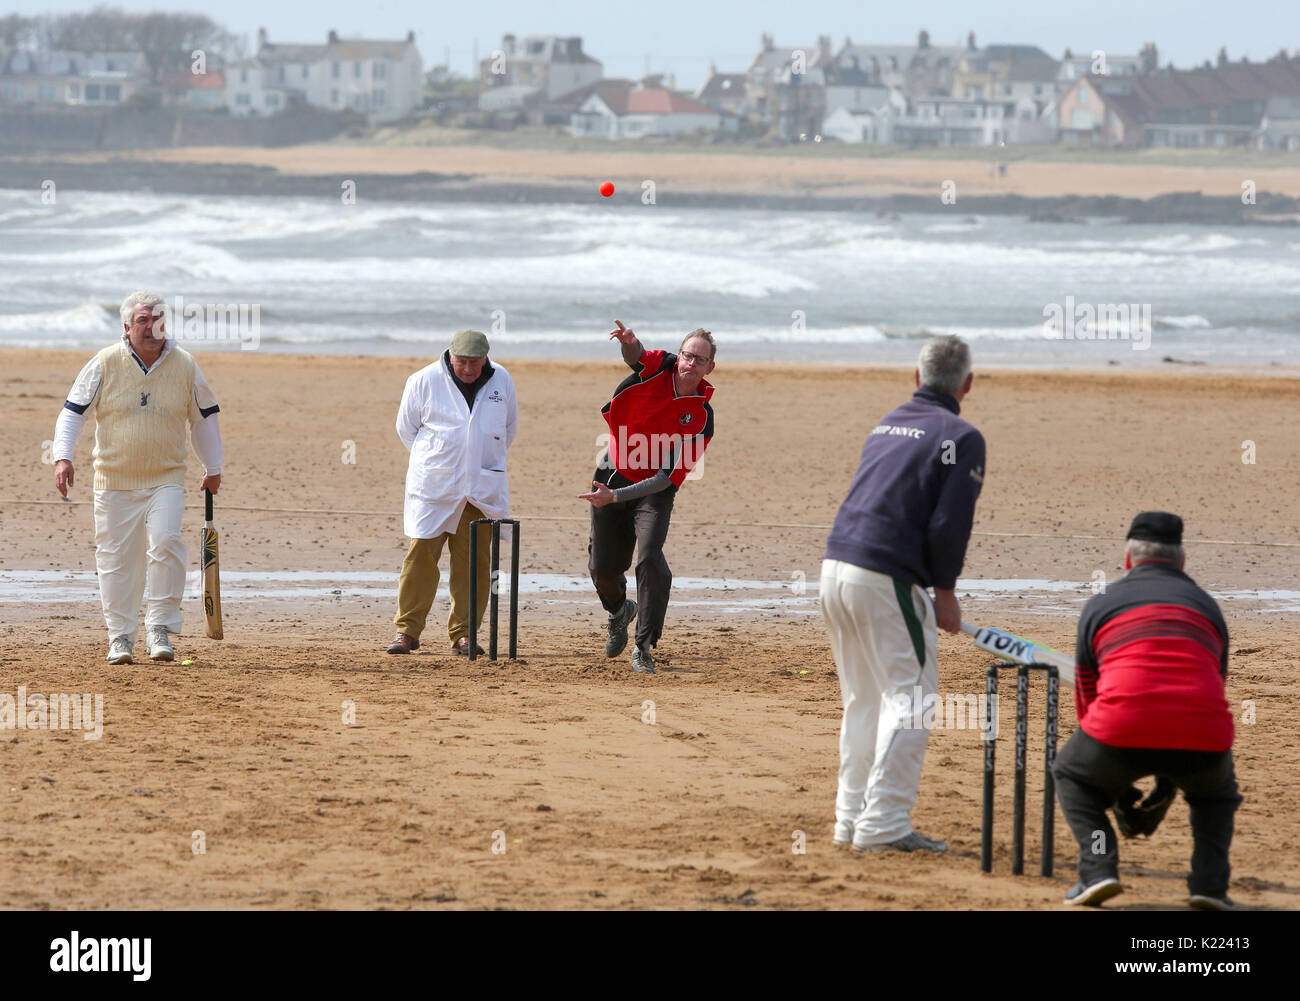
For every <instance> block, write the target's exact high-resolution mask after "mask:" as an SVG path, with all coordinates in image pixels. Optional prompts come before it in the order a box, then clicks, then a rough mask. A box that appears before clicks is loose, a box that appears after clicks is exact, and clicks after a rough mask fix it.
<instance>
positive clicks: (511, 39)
mask: <svg viewBox="0 0 1300 1001" xmlns="http://www.w3.org/2000/svg"><path fill="white" fill-rule="evenodd" d="M501 51H502V52H504V53H505V54H506V55H507V56H513V55H514V54H515V36H514V35H502V36H501Z"/></svg>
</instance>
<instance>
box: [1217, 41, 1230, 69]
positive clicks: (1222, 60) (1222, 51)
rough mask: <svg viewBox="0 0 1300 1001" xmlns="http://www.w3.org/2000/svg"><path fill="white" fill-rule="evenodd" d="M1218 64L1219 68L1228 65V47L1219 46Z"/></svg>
mask: <svg viewBox="0 0 1300 1001" xmlns="http://www.w3.org/2000/svg"><path fill="white" fill-rule="evenodd" d="M1218 64H1219V65H1220V66H1227V65H1228V47H1227V46H1226V45H1221V46H1219V59H1218Z"/></svg>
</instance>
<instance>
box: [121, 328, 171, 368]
mask: <svg viewBox="0 0 1300 1001" xmlns="http://www.w3.org/2000/svg"><path fill="white" fill-rule="evenodd" d="M122 343H123V344H125V345H126V349H127V350H128V351H130V352H131V357H132V358H134V359H135V363H136V364H137V365H139V366H140V368H142V369H143V370H144V374H145V375H148V374H149V373H150V372H152V371H153V370H154V369H155V368H157V367H158V366H159V365H160V364H161V363H162V360H163V359H164V358H166V357H167V356H168V355H169V354H171V350H172V338H170V337H168V338H167V339H166V340H164V341H163V349H162V352H161V353H160V354H159V355H158V357H157V358H156V359H154V363H153V364H152V365H149V366H146V365H145V363H144V359H143V358H141V357H140V356H139V355H138V354H136V353H135V348H133V347H131V336H130V335H129V334H127V333H123V334H122Z"/></svg>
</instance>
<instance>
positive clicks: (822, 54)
mask: <svg viewBox="0 0 1300 1001" xmlns="http://www.w3.org/2000/svg"><path fill="white" fill-rule="evenodd" d="M817 60H818V62H820V63H821V64H822V65H823V66H825V65H826V64H827V63H829V62H830V61H831V36H830V35H818V36H817Z"/></svg>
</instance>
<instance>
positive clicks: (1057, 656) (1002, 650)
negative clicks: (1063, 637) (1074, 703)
mask: <svg viewBox="0 0 1300 1001" xmlns="http://www.w3.org/2000/svg"><path fill="white" fill-rule="evenodd" d="M961 630H962V632H964V633H966V634H967V635H969V636H970V637H971V638H972V639H973V640H974V641H975V645H976V646H977V647H979V648H980V649H981V650H987V651H988V652H989V653H992V654H996V655H997V656H999V657H1001V658H1002V659H1003V660H1005V661H1009V662H1010V663H1012V664H1029V665H1031V666H1032V665H1035V664H1036V665H1040V666H1045V665H1049V664H1050V665H1051V666H1052V667H1055V668H1056V670H1057V673H1058V674H1059V676H1060V678H1061V680H1062V681H1064V682H1065V683H1066V684H1067V685H1073V684H1074V661H1073V659H1071V658H1070V657H1067V656H1066V655H1065V654H1063V653H1060V652H1059V651H1057V650H1053V649H1052V648H1051V647H1046V646H1039V645H1038V644H1037V643H1034V642H1032V641H1030V640H1027V639H1025V638H1024V637H1023V636H1017V635H1016V634H1015V633H1009V632H1006V631H1004V630H1002V629H992V628H988V627H983V628H981V627H977V626H972V625H970V624H969V623H967V622H963V623H962V624H961Z"/></svg>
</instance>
